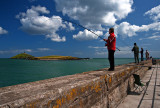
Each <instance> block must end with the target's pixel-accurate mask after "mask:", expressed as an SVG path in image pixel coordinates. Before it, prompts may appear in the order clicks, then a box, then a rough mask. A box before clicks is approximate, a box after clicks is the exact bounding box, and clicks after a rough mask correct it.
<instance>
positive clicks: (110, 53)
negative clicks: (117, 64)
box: [108, 50, 115, 69]
mask: <svg viewBox="0 0 160 108" xmlns="http://www.w3.org/2000/svg"><path fill="white" fill-rule="evenodd" d="M114 52H115V51H114V50H108V60H109V64H110V68H111V69H114Z"/></svg>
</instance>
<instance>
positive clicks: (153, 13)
mask: <svg viewBox="0 0 160 108" xmlns="http://www.w3.org/2000/svg"><path fill="white" fill-rule="evenodd" d="M144 15H149V16H150V18H151V19H152V20H153V21H156V22H157V21H159V20H160V5H159V6H156V7H154V8H152V9H151V10H149V11H147V12H145V14H144Z"/></svg>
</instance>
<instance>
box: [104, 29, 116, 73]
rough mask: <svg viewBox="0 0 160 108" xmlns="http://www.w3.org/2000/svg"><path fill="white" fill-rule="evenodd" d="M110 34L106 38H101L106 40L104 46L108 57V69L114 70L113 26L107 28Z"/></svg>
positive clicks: (114, 45) (114, 44) (114, 38)
mask: <svg viewBox="0 0 160 108" xmlns="http://www.w3.org/2000/svg"><path fill="white" fill-rule="evenodd" d="M109 34H110V36H109V37H108V39H103V40H104V41H106V42H107V44H106V46H107V48H108V59H109V63H110V68H109V69H108V70H109V71H114V52H115V50H116V37H115V34H114V28H110V29H109Z"/></svg>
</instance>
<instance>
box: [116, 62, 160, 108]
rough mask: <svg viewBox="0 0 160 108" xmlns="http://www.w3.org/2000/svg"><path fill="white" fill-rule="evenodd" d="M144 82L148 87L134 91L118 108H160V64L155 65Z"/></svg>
mask: <svg viewBox="0 0 160 108" xmlns="http://www.w3.org/2000/svg"><path fill="white" fill-rule="evenodd" d="M142 82H143V83H144V84H146V83H147V85H146V87H145V86H144V87H143V88H141V89H140V91H139V90H132V91H131V92H130V93H129V94H128V95H127V97H126V98H125V99H124V101H123V102H122V103H121V104H120V105H119V106H118V108H160V64H157V65H153V66H152V69H151V70H148V71H147V73H146V75H145V77H144V78H143V79H142Z"/></svg>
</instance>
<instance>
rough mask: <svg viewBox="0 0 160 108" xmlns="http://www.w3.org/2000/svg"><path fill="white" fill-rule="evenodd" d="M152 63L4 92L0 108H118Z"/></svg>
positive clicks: (127, 65) (1, 89) (122, 66)
mask: <svg viewBox="0 0 160 108" xmlns="http://www.w3.org/2000/svg"><path fill="white" fill-rule="evenodd" d="M148 66H152V63H151V61H150V60H149V61H144V62H141V63H140V65H135V64H132V63H131V64H125V65H121V66H117V67H116V70H115V71H107V68H104V69H100V70H96V71H90V72H84V73H81V74H75V75H69V76H63V77H58V78H52V79H47V80H42V81H36V82H31V83H26V84H20V85H14V86H9V87H3V88H0V108H18V107H21V108H115V107H117V105H118V104H119V103H120V102H121V101H122V100H123V99H124V98H125V97H126V95H127V93H128V92H129V91H130V90H132V89H133V88H134V79H133V76H132V74H133V73H136V74H139V75H140V76H141V78H142V77H143V76H144V75H145V73H146V72H147V70H148Z"/></svg>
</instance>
